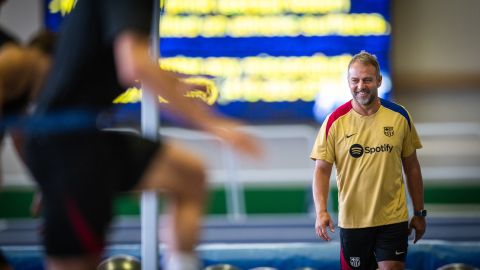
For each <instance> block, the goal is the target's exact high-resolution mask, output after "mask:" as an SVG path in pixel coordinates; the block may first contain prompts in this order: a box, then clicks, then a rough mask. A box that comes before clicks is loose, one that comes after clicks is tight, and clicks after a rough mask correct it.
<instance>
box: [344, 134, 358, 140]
mask: <svg viewBox="0 0 480 270" xmlns="http://www.w3.org/2000/svg"><path fill="white" fill-rule="evenodd" d="M355 134H357V133H353V134H350V135H347V136H345V137H346V138H347V139H348V138H350V137H352V136H353V135H355Z"/></svg>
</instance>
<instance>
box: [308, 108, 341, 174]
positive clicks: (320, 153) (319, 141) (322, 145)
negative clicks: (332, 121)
mask: <svg viewBox="0 0 480 270" xmlns="http://www.w3.org/2000/svg"><path fill="white" fill-rule="evenodd" d="M330 116H331V115H329V116H328V117H327V118H326V119H325V121H324V122H323V124H322V126H321V127H320V130H319V132H318V134H317V138H316V139H315V144H314V145H313V148H312V152H311V154H310V158H311V159H313V160H319V159H320V160H324V161H327V162H329V163H332V164H333V163H334V161H335V156H334V140H333V137H334V136H333V133H334V132H335V129H334V128H333V127H332V128H330V129H329V131H328V137H327V134H326V131H327V123H328V119H329V118H330Z"/></svg>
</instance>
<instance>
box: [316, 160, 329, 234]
mask: <svg viewBox="0 0 480 270" xmlns="http://www.w3.org/2000/svg"><path fill="white" fill-rule="evenodd" d="M332 167H333V165H332V164H331V163H328V162H326V161H324V160H316V161H315V170H314V174H313V183H312V190H313V202H314V204H315V215H316V220H315V232H316V233H317V235H318V236H319V237H320V238H322V239H323V240H325V241H330V240H331V238H330V236H329V235H328V232H327V227H328V228H329V229H330V231H331V232H334V226H333V220H332V218H331V217H330V214H329V213H328V210H327V202H328V193H329V190H330V174H331V173H332Z"/></svg>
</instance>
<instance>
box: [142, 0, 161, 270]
mask: <svg viewBox="0 0 480 270" xmlns="http://www.w3.org/2000/svg"><path fill="white" fill-rule="evenodd" d="M160 1H161V0H153V2H154V4H153V16H152V28H151V29H152V30H151V31H152V32H151V48H150V51H151V55H152V58H153V61H155V62H157V61H158V57H159V55H160V52H159V50H160V46H159V45H160V44H159V43H160V40H159V39H160V38H159V24H160V7H159V4H160ZM157 100H158V99H157V97H156V96H155V95H153V94H152V93H151V92H149V91H145V89H143V90H142V104H141V108H142V111H141V119H142V120H141V121H142V122H141V126H142V134H143V136H144V137H145V138H148V139H150V140H157V139H158V128H159V111H158V109H157V103H158V102H157ZM140 211H141V212H140V215H141V226H142V228H141V229H142V232H141V241H142V243H141V244H142V245H141V246H142V248H141V253H142V269H144V270H157V269H159V267H158V195H157V193H156V192H155V191H143V192H142V198H141V210H140Z"/></svg>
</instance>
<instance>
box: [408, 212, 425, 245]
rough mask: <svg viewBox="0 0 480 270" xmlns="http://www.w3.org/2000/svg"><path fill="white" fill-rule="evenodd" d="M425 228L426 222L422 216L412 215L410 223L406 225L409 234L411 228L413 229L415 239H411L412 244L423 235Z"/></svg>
mask: <svg viewBox="0 0 480 270" xmlns="http://www.w3.org/2000/svg"><path fill="white" fill-rule="evenodd" d="M426 228H427V224H426V222H425V218H424V217H417V216H414V217H412V219H411V220H410V224H409V225H408V230H409V235H411V234H412V230H415V239H414V240H413V243H414V244H415V243H416V242H417V241H418V240H420V239H421V238H422V237H423V234H425V230H426Z"/></svg>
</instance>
